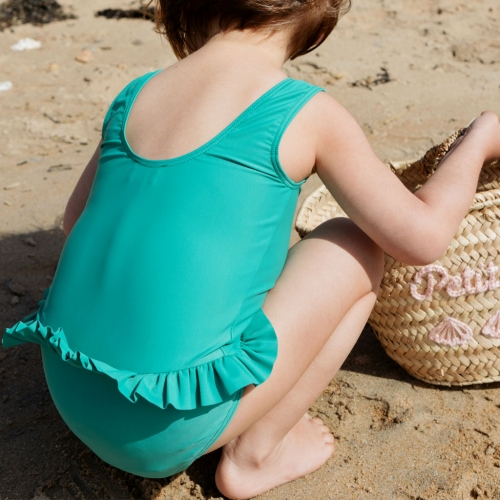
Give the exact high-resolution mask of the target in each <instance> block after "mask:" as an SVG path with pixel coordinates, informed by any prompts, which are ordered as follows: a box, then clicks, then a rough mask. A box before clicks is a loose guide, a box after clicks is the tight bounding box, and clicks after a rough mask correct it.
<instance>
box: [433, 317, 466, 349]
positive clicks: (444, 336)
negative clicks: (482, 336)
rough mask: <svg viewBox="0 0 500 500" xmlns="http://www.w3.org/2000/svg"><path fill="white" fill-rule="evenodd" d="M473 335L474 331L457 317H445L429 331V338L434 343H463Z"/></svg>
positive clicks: (451, 344) (450, 344) (452, 344)
mask: <svg viewBox="0 0 500 500" xmlns="http://www.w3.org/2000/svg"><path fill="white" fill-rule="evenodd" d="M473 336H474V333H473V332H472V330H471V329H470V327H469V326H467V325H466V324H465V323H462V322H461V321H459V320H458V319H453V318H450V317H449V316H446V318H445V319H444V320H443V321H441V322H440V323H438V324H437V325H436V326H435V327H434V328H433V329H432V330H431V331H430V332H429V338H430V339H431V340H432V341H434V342H436V344H446V345H449V346H455V345H457V344H465V343H467V341H468V340H469V339H470V338H472V337H473Z"/></svg>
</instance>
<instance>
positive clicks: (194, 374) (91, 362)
mask: <svg viewBox="0 0 500 500" xmlns="http://www.w3.org/2000/svg"><path fill="white" fill-rule="evenodd" d="M158 72H159V71H155V72H151V73H147V74H146V75H143V76H141V77H139V78H137V79H135V80H133V81H132V82H130V83H129V84H128V85H127V86H126V87H125V88H124V89H123V90H122V91H121V92H120V93H119V94H118V96H117V97H116V98H115V99H114V101H113V103H112V104H111V106H110V108H109V110H108V112H107V114H106V117H105V119H104V123H103V132H102V145H101V150H100V157H99V162H98V168H97V171H96V175H95V179H94V182H93V185H92V188H91V191H90V195H89V198H88V201H87V204H86V206H85V209H84V210H83V213H82V214H81V216H80V218H79V219H78V221H77V222H76V224H75V226H74V227H73V229H72V231H71V232H70V234H69V236H68V238H67V240H66V242H65V245H64V248H63V251H62V254H61V257H60V259H59V263H58V266H57V270H56V273H55V276H54V280H53V282H52V285H51V286H50V287H49V288H48V289H47V290H45V293H44V297H43V300H42V301H41V302H40V303H39V306H40V307H39V309H38V311H37V312H35V313H33V314H32V315H31V316H28V317H27V318H25V319H24V320H23V321H20V322H18V323H17V324H15V325H14V326H13V327H12V328H9V329H7V330H6V331H5V334H4V335H3V339H2V345H3V347H10V346H14V345H17V344H21V343H23V342H35V343H37V344H40V346H41V352H42V360H43V367H44V371H45V375H46V380H47V386H48V388H49V391H50V394H51V396H52V399H53V401H54V404H55V406H56V408H57V410H58V411H59V413H60V414H61V417H62V418H63V419H64V421H65V422H66V424H67V425H68V427H69V428H70V429H71V430H72V431H73V432H74V434H75V435H76V436H77V437H78V438H79V439H81V440H82V441H83V442H84V443H85V444H86V445H87V446H88V447H89V448H90V449H91V450H93V451H94V452H95V453H96V454H97V455H98V456H99V457H100V458H101V459H102V460H104V461H105V462H107V463H109V464H111V465H113V466H115V467H118V468H120V469H122V470H125V471H127V472H130V473H133V474H136V475H139V476H144V477H152V478H159V477H167V476H170V475H172V474H174V473H176V472H179V471H181V470H183V469H185V468H187V467H188V466H189V465H190V464H191V463H192V462H193V461H194V460H196V459H197V458H198V457H200V456H201V455H203V453H205V451H206V450H208V449H209V448H210V446H211V445H212V444H213V443H214V442H215V441H216V439H217V438H218V437H219V436H220V434H221V433H222V432H223V430H224V429H225V428H226V426H227V424H228V423H229V421H230V419H231V417H232V416H233V414H234V412H235V410H236V407H237V405H238V402H239V400H240V398H241V395H242V392H243V390H244V388H245V387H246V386H247V385H249V384H255V385H259V384H261V383H263V382H264V381H265V380H266V379H267V378H268V377H269V375H270V373H271V370H272V368H273V364H274V362H275V360H276V357H277V354H278V345H277V337H276V333H275V331H274V328H273V325H272V324H271V322H270V321H269V319H268V318H267V317H266V315H265V314H264V312H263V310H262V305H263V303H264V300H265V298H266V294H267V293H268V291H269V290H270V289H271V288H272V287H273V286H274V284H275V282H276V280H277V279H278V277H279V275H280V273H281V271H282V269H283V266H284V264H285V260H286V256H287V252H288V247H289V242H290V234H291V228H292V223H293V216H294V213H295V208H296V205H297V199H298V195H299V193H300V190H301V186H302V184H303V183H304V182H305V180H303V181H302V182H295V181H293V180H292V179H290V178H289V177H288V175H287V174H286V173H285V172H284V170H283V169H282V167H281V165H280V162H279V159H278V146H279V144H280V139H281V137H282V135H283V132H284V131H285V130H286V128H287V126H288V125H289V123H290V122H291V120H292V119H293V118H294V116H295V115H296V114H297V112H298V111H299V110H300V109H301V108H302V106H304V104H305V103H306V102H307V101H308V100H309V99H310V98H311V97H312V96H313V95H315V94H316V93H317V92H320V91H324V89H323V88H321V87H318V86H315V85H312V84H310V83H307V82H304V81H302V80H296V79H293V78H286V79H285V80H282V81H281V82H279V83H278V84H276V85H275V86H274V87H272V88H271V89H269V90H268V91H267V92H265V93H264V94H263V95H262V96H261V97H260V98H258V99H257V100H256V101H254V102H253V104H251V105H250V106H249V107H248V108H247V109H246V110H245V111H244V112H243V113H241V114H240V115H239V116H238V117H237V118H236V119H235V120H234V121H233V122H232V123H231V124H229V125H228V126H227V127H226V128H225V129H224V130H223V131H222V132H220V133H219V134H217V136H215V137H214V138H213V139H211V140H210V141H208V142H207V143H206V144H204V145H203V146H201V147H199V148H197V149H195V150H194V151H192V152H190V153H188V154H185V155H182V156H179V157H177V158H173V159H169V160H150V159H146V158H143V157H141V156H138V155H137V154H135V153H134V152H133V151H132V150H131V148H130V146H129V144H128V143H127V140H126V137H125V128H126V125H127V120H128V116H129V113H130V109H131V107H132V105H133V103H134V101H135V99H136V97H137V95H138V93H139V92H140V91H141V89H142V87H143V86H144V85H145V84H146V82H148V80H149V79H150V78H152V77H154V76H155V75H156V74H157V73H158Z"/></svg>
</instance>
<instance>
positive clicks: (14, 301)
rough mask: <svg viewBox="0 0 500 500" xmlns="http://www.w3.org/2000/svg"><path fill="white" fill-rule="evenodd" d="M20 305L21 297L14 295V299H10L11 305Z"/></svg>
mask: <svg viewBox="0 0 500 500" xmlns="http://www.w3.org/2000/svg"><path fill="white" fill-rule="evenodd" d="M18 303H19V297H18V296H17V295H14V297H12V299H10V305H11V306H15V305H16V304H18Z"/></svg>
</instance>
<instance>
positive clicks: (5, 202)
mask: <svg viewBox="0 0 500 500" xmlns="http://www.w3.org/2000/svg"><path fill="white" fill-rule="evenodd" d="M3 204H4V205H7V206H8V207H11V206H12V203H11V202H10V201H7V200H5V201H4V202H3Z"/></svg>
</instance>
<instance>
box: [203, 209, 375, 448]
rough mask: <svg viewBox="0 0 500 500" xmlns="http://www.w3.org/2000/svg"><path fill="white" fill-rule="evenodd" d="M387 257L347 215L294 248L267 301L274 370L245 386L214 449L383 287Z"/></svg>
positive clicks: (291, 381)
mask: <svg viewBox="0 0 500 500" xmlns="http://www.w3.org/2000/svg"><path fill="white" fill-rule="evenodd" d="M383 263H384V253H383V251H382V250H381V249H380V247H379V246H378V245H376V244H375V243H374V242H373V241H372V240H371V239H370V238H369V237H368V236H367V235H366V234H365V233H364V232H363V231H361V230H360V229H359V228H358V227H357V226H356V225H355V224H354V223H353V222H352V221H350V220H349V219H346V218H338V219H331V220H328V221H326V222H324V223H323V224H321V225H320V226H318V227H317V228H316V229H314V231H312V232H310V233H309V234H308V235H307V236H306V237H304V238H303V239H302V240H301V241H299V242H298V243H296V244H295V245H293V246H292V247H291V248H290V249H289V251H288V256H287V259H286V262H285V266H284V267H283V270H282V272H281V274H280V276H279V278H278V280H277V281H276V284H275V286H274V287H273V288H272V289H271V290H269V292H268V294H267V296H266V300H265V302H264V304H263V307H262V309H263V311H264V313H265V314H266V316H267V317H268V319H269V320H270V322H271V324H272V325H273V327H274V329H275V331H276V335H277V337H278V356H277V358H276V361H275V364H274V367H273V371H272V373H271V375H270V376H269V378H268V379H267V380H266V381H265V382H264V383H262V384H261V385H259V386H258V387H255V386H254V385H250V386H247V387H246V388H245V391H244V394H243V397H242V399H241V401H240V403H239V406H238V408H237V410H236V412H235V414H234V416H233V418H232V419H231V421H230V423H229V424H228V426H227V428H226V429H225V430H224V432H223V433H222V434H221V436H220V437H219V438H218V440H217V441H216V443H215V445H214V446H212V447H211V450H214V449H216V448H217V447H219V446H222V445H223V444H225V443H226V442H228V441H229V440H230V439H232V438H233V437H236V436H238V435H239V434H241V433H242V432H244V431H245V430H246V429H248V428H249V427H250V426H252V425H253V424H254V423H255V422H256V421H257V420H259V419H260V418H262V417H263V416H264V415H265V414H266V413H267V412H268V411H269V410H270V409H271V408H273V407H274V406H276V404H277V403H278V402H279V401H280V400H281V399H282V398H283V397H284V396H285V395H286V394H287V393H288V392H289V391H290V390H291V389H292V387H293V386H294V385H295V384H296V383H297V381H298V380H299V378H300V377H301V376H302V375H303V373H304V372H305V371H306V369H307V368H308V366H309V365H310V364H311V362H312V361H313V359H314V358H315V357H316V355H317V354H318V353H319V351H320V350H321V348H322V347H323V345H324V344H325V343H326V341H327V340H328V338H329V337H330V336H331V334H332V333H333V331H334V330H335V328H336V326H337V325H338V324H339V323H340V321H341V319H342V318H343V317H344V316H345V314H346V313H347V312H348V311H349V309H350V308H351V307H352V306H353V304H354V303H355V302H356V301H357V300H359V299H360V298H361V297H363V296H365V295H367V294H368V293H370V292H371V291H374V292H375V293H377V292H378V288H379V285H380V281H381V279H382V275H383Z"/></svg>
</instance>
